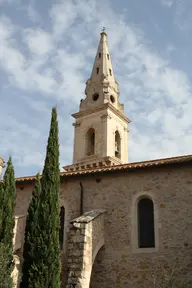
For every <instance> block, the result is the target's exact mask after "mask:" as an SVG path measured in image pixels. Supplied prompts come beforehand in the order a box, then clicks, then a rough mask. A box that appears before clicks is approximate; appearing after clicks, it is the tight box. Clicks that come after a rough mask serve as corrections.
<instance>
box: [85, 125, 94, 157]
mask: <svg viewBox="0 0 192 288" xmlns="http://www.w3.org/2000/svg"><path fill="white" fill-rule="evenodd" d="M86 138H87V139H86V140H87V155H94V154H95V130H94V129H93V128H91V129H89V131H88V132H87V137H86Z"/></svg>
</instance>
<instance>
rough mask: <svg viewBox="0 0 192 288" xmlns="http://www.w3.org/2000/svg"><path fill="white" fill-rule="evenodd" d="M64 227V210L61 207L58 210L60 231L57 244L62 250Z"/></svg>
mask: <svg viewBox="0 0 192 288" xmlns="http://www.w3.org/2000/svg"><path fill="white" fill-rule="evenodd" d="M64 225H65V208H64V206H62V207H61V208H60V230H59V242H60V248H61V250H62V249H63V240H64V239H63V238H64V229H65V227H64Z"/></svg>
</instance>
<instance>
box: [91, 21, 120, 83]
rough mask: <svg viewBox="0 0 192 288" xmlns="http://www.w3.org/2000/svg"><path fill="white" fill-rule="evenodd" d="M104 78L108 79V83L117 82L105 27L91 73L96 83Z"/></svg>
mask: <svg viewBox="0 0 192 288" xmlns="http://www.w3.org/2000/svg"><path fill="white" fill-rule="evenodd" d="M103 76H104V77H107V78H108V81H110V82H115V77H114V74H113V67H112V62H111V57H110V53H109V47H108V42H107V33H106V32H105V27H103V30H102V32H101V38H100V42H99V46H98V49H97V54H96V57H95V62H94V65H93V70H92V73H91V80H92V81H93V82H95V81H98V80H101V79H102V78H104V77H103Z"/></svg>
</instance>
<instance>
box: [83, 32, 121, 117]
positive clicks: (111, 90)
mask: <svg viewBox="0 0 192 288" xmlns="http://www.w3.org/2000/svg"><path fill="white" fill-rule="evenodd" d="M85 95H86V98H85V99H84V100H81V102H80V111H83V110H87V109H90V108H91V109H93V108H96V107H98V106H100V105H102V104H105V103H110V104H111V105H113V106H114V107H115V108H116V109H118V110H119V111H120V112H121V113H124V106H123V105H122V104H120V103H119V85H118V83H117V81H116V80H115V76H114V73H113V67H112V62H111V56H110V53H109V47H108V42H107V33H106V31H105V28H103V30H102V32H101V37H100V41H99V46H98V49H97V53H96V57H95V61H94V64H93V69H92V73H91V77H90V78H89V79H88V80H87V82H86V88H85Z"/></svg>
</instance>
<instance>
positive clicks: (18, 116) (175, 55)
mask: <svg viewBox="0 0 192 288" xmlns="http://www.w3.org/2000/svg"><path fill="white" fill-rule="evenodd" d="M191 14H192V1H191V0H143V1H140V0H134V1H132V0H126V1H125V0H124V1H117V0H114V1H107V0H89V1H88V0H79V1H73V0H60V1H59V0H58V1H56V0H52V1H51V0H46V1H38V0H31V1H30V0H0V139H1V140H0V155H1V156H2V157H3V158H4V159H5V161H7V159H8V156H9V155H12V157H13V162H14V165H15V172H16V176H24V175H33V174H36V173H37V172H38V171H41V169H42V167H43V161H44V157H45V148H46V144H47V137H48V132H49V125H50V116H51V108H52V106H55V105H56V106H57V109H58V114H59V130H60V132H59V138H60V164H61V167H62V166H64V165H67V164H71V163H72V153H73V132H74V131H73V126H72V123H73V122H74V120H73V118H72V117H71V116H70V115H71V114H72V113H74V112H77V111H78V108H79V103H80V99H81V98H83V97H84V89H85V82H86V80H87V79H88V78H89V76H90V73H91V70H92V65H93V61H94V57H95V54H96V50H97V46H98V42H99V37H100V31H101V28H102V27H103V26H105V27H106V31H107V34H108V41H109V49H110V53H111V57H112V63H113V70H114V73H115V76H116V79H117V81H118V82H119V85H120V101H121V103H124V105H125V113H126V115H127V116H128V118H129V119H131V120H132V123H131V124H130V127H129V128H130V133H129V162H133V161H142V160H148V159H154V158H163V157H171V156H178V155H184V154H191V153H192V144H191V143H192V112H191V111H192V69H191V53H192V52H191V51H192V41H191V34H192V20H191V19H192V17H191Z"/></svg>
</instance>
